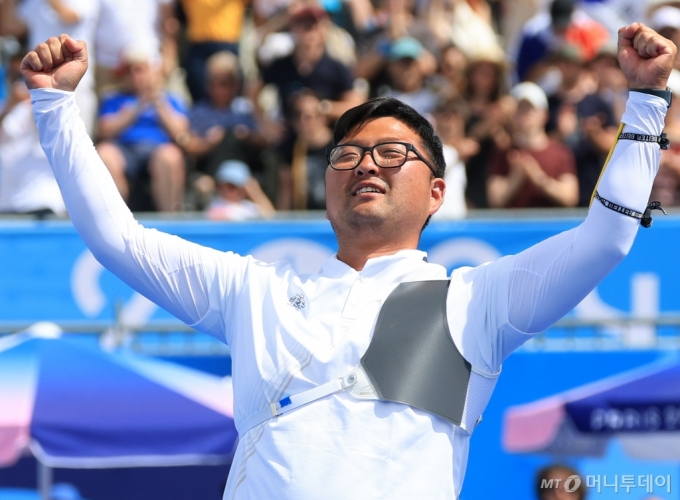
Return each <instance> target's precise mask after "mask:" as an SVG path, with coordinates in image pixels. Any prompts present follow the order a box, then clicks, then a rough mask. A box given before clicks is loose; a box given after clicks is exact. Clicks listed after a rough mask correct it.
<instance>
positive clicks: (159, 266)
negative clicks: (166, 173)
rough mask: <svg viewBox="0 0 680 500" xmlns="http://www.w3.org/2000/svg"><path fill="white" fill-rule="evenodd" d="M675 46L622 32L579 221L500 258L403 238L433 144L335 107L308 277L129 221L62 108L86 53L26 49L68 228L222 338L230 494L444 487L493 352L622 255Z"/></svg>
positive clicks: (384, 120) (646, 175)
mask: <svg viewBox="0 0 680 500" xmlns="http://www.w3.org/2000/svg"><path fill="white" fill-rule="evenodd" d="M675 53H676V48H675V46H674V45H673V44H672V43H671V42H669V41H668V40H666V39H664V38H661V37H659V36H658V35H657V34H656V33H655V32H654V31H652V30H650V29H649V28H647V27H645V26H643V25H641V24H637V23H636V24H632V25H630V26H627V27H625V28H622V29H621V30H620V32H619V60H620V63H621V67H622V69H623V71H624V73H625V74H626V76H627V78H628V82H629V85H630V87H631V89H632V90H634V91H633V92H631V94H630V98H629V101H628V106H627V109H626V113H625V114H624V117H623V122H624V123H625V125H624V126H623V130H622V132H623V134H622V136H621V138H620V139H619V141H618V143H617V145H616V146H615V149H614V151H613V153H612V156H611V159H610V161H609V166H608V167H607V169H606V170H605V172H604V174H603V176H602V179H601V181H600V183H599V186H598V189H597V196H596V200H595V201H594V202H593V204H592V206H591V208H590V211H589V213H588V216H587V217H586V219H585V220H584V222H583V223H582V224H581V225H580V226H578V227H576V228H574V229H572V230H570V231H567V232H565V233H562V234H559V235H557V236H555V237H553V238H550V239H548V240H546V241H544V242H542V243H539V244H538V245H536V246H534V247H532V248H530V249H528V250H526V251H524V252H522V253H520V254H518V255H514V256H508V257H504V258H502V259H499V260H497V261H495V262H492V263H489V264H486V265H482V266H479V267H476V268H461V269H457V270H455V271H454V272H453V273H452V274H451V276H450V277H447V275H446V270H445V269H444V268H443V267H441V266H438V265H435V264H430V263H428V262H427V259H426V256H425V254H424V253H423V252H420V251H418V250H417V245H418V240H419V237H420V233H421V231H422V229H423V227H424V225H426V224H427V221H428V220H429V217H430V216H431V215H432V214H433V213H434V212H436V211H437V209H438V208H439V207H440V205H441V203H442V200H443V198H444V191H445V185H444V181H443V180H442V177H443V175H444V160H443V155H442V147H441V141H440V140H439V138H438V137H437V136H436V135H435V134H434V132H433V129H432V126H431V125H430V124H429V123H428V122H427V121H426V120H425V119H424V118H423V117H422V116H420V115H419V114H418V113H416V112H415V111H414V110H413V109H412V108H410V107H408V106H406V105H404V104H402V103H400V102H399V101H397V100H394V99H377V100H373V101H369V102H367V103H365V104H363V105H361V106H358V107H356V108H353V109H351V110H349V111H348V112H347V113H345V114H344V115H343V116H342V117H341V118H340V120H339V121H338V123H337V125H336V128H335V131H334V140H333V144H334V147H333V148H332V149H331V150H330V152H329V156H328V160H329V166H328V169H327V171H326V186H327V195H326V196H327V208H328V219H329V220H330V221H331V224H332V226H333V229H334V230H335V233H336V235H337V238H338V253H337V255H336V256H334V257H332V258H330V259H329V260H328V261H327V262H326V263H325V264H324V265H323V267H322V268H321V269H320V270H319V273H318V274H315V275H307V276H300V275H298V274H296V273H295V271H294V270H293V269H292V267H291V266H290V264H288V263H286V262H277V263H274V264H265V263H262V262H258V261H256V260H254V259H253V258H252V257H241V256H238V255H235V254H233V253H231V252H227V253H222V252H218V251H216V250H212V249H209V248H204V247H201V246H199V245H195V244H192V243H189V242H186V241H182V240H180V239H179V238H177V237H174V236H170V235H167V234H163V233H160V232H157V231H154V230H148V229H145V228H143V227H142V226H140V225H139V224H138V223H137V222H136V221H135V220H134V218H133V216H132V214H131V213H130V211H129V210H128V209H127V207H126V206H125V204H124V203H123V201H122V199H121V198H120V196H119V195H118V192H117V190H116V187H115V184H114V183H113V181H112V179H111V176H110V175H109V173H108V171H107V170H106V167H105V166H104V165H103V163H102V162H101V160H100V159H99V157H98V156H97V154H96V151H95V150H94V148H93V146H92V143H91V141H90V139H89V138H88V137H87V132H86V130H85V127H84V125H83V124H82V122H81V121H80V119H79V117H78V112H77V108H76V106H75V100H74V97H73V91H74V89H75V88H76V85H77V84H78V81H79V80H80V78H81V77H82V75H83V73H84V71H85V69H86V67H87V49H86V47H85V45H84V44H83V43H81V42H77V41H74V40H72V39H70V38H68V37H67V36H62V37H60V38H59V39H57V38H50V39H49V40H48V41H47V42H46V43H43V44H40V45H39V46H38V47H36V49H35V50H34V51H33V52H31V53H29V54H28V55H27V56H26V58H25V60H24V62H23V71H24V76H25V78H26V81H27V83H28V85H29V88H31V89H32V90H31V95H32V100H33V106H34V115H35V118H36V121H37V124H38V128H39V130H40V137H41V142H42V145H43V148H44V149H45V152H46V154H47V156H48V158H49V159H50V162H51V164H52V168H53V169H54V172H55V176H56V178H57V181H58V182H59V185H60V187H61V190H62V193H63V196H64V200H65V201H66V205H67V208H68V211H69V213H70V214H71V218H72V221H73V224H74V225H75V227H76V229H77V230H78V231H79V233H80V235H81V236H82V238H83V239H84V240H85V242H86V244H87V245H88V246H89V248H90V250H91V251H92V253H93V254H94V255H95V257H96V258H97V259H98V260H99V261H100V262H101V263H102V264H103V265H104V266H106V267H107V268H108V269H110V270H111V271H112V272H114V273H115V274H117V275H118V276H119V277H120V278H121V279H122V280H124V281H125V282H126V283H128V284H129V285H130V286H132V287H133V288H134V289H136V290H138V291H139V292H141V293H143V294H144V295H146V296H147V297H149V298H150V299H151V300H153V301H155V302H156V303H158V304H159V305H160V306H162V307H164V308H165V309H167V310H168V311H170V312H172V313H173V314H175V315H176V316H177V317H178V318H180V319H181V320H183V321H185V322H186V323H188V324H189V325H192V326H193V327H195V328H196V329H198V330H201V331H204V332H206V333H209V334H211V335H214V336H215V337H217V338H219V339H221V340H222V341H225V342H227V343H228V344H229V345H230V347H231V353H232V357H233V359H234V365H233V382H234V398H235V401H234V403H235V404H234V407H235V411H236V414H235V421H236V427H237V429H238V431H239V436H240V441H239V445H238V450H237V452H236V456H235V457H234V462H233V465H232V467H231V472H230V476H229V481H228V484H227V488H226V491H225V494H224V498H225V499H232V498H240V499H242V498H282V499H283V498H288V499H296V500H297V499H302V498H326V499H328V498H337V499H347V498H392V499H396V498H403V499H407V498H408V499H410V498H457V496H458V494H459V493H460V489H461V486H462V482H463V477H464V474H465V466H466V462H467V455H468V444H469V439H470V435H471V433H472V431H473V429H474V427H475V425H476V424H477V423H478V422H479V420H480V419H481V414H482V411H483V410H484V408H485V407H486V404H487V402H488V400H489V397H490V395H491V392H492V391H493V388H494V385H495V382H496V379H497V377H498V375H499V372H500V367H501V363H502V362H503V360H504V359H505V358H506V357H507V356H508V355H509V354H510V353H511V352H512V351H513V350H514V349H516V348H517V347H518V346H520V345H521V344H522V343H524V342H525V341H526V340H527V339H529V338H531V336H532V335H534V334H536V333H538V332H541V331H543V330H545V329H546V328H548V327H549V326H550V325H551V324H552V323H553V322H555V321H556V320H558V319H559V318H560V317H562V316H563V315H564V314H565V313H566V312H568V311H569V310H570V309H571V308H573V307H574V306H575V305H576V304H578V302H579V301H580V300H581V299H583V297H585V296H586V294H588V293H589V292H590V291H591V290H592V289H593V288H594V287H595V286H596V285H597V284H598V283H599V282H600V280H602V279H603V278H604V277H605V276H606V275H607V274H608V273H609V272H610V271H611V270H612V269H613V268H614V267H615V266H616V265H617V263H618V262H620V261H621V260H622V259H623V257H624V256H625V255H626V254H627V252H628V251H629V249H630V247H631V245H632V243H633V240H634V237H635V234H636V232H637V229H638V226H639V225H640V219H643V223H644V222H645V221H646V220H647V215H648V214H647V213H645V214H643V212H646V210H645V207H646V206H647V201H648V196H649V192H650V189H651V185H652V181H653V179H654V175H655V173H656V170H657V168H658V162H659V147H660V145H663V143H664V140H663V139H662V138H661V133H662V129H663V121H664V116H665V112H666V107H667V102H666V100H664V98H665V97H666V95H665V89H666V81H667V79H668V75H669V73H670V70H671V66H672V63H673V60H674V58H675Z"/></svg>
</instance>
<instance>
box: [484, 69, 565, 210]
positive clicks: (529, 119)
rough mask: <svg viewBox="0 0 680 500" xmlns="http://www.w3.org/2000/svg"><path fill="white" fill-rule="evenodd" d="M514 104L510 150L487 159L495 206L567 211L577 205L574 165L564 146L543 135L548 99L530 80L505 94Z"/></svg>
mask: <svg viewBox="0 0 680 500" xmlns="http://www.w3.org/2000/svg"><path fill="white" fill-rule="evenodd" d="M511 95H512V97H514V98H515V99H516V100H517V111H516V113H515V116H514V119H513V135H512V147H511V148H510V149H507V150H504V151H499V152H498V153H497V154H496V155H495V156H494V158H493V159H492V160H491V164H490V168H489V171H490V172H489V174H490V175H489V180H488V184H487V191H488V194H487V196H488V200H489V205H490V206H492V207H495V208H503V207H509V208H529V207H560V206H562V207H573V206H575V205H576V202H577V201H578V181H577V179H576V165H575V164H574V157H573V155H572V154H571V151H570V150H569V148H567V147H566V146H565V145H564V144H561V143H559V142H556V141H553V140H551V139H550V138H549V137H548V135H547V134H546V133H545V123H546V121H547V119H548V99H547V97H546V96H545V93H544V92H543V90H541V88H540V87H539V86H538V85H536V84H534V83H531V82H524V83H520V84H519V85H517V86H516V87H515V88H514V89H513V90H512V91H511Z"/></svg>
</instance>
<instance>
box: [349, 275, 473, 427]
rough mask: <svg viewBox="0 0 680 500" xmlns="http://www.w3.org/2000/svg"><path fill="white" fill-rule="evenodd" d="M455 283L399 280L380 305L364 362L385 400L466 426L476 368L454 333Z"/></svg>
mask: <svg viewBox="0 0 680 500" xmlns="http://www.w3.org/2000/svg"><path fill="white" fill-rule="evenodd" d="M449 283H450V281H449V280H439V281H416V282H412V283H401V284H400V285H398V286H397V288H395V289H394V291H393V292H392V293H391V294H390V296H389V297H388V298H387V300H386V301H385V303H384V304H383V306H382V309H381V310H380V314H379V315H378V321H377V323H376V325H375V331H374V333H373V338H372V339H371V343H370V345H369V346H368V350H367V351H366V354H364V356H363V357H362V358H361V365H362V366H363V368H364V370H365V371H366V374H367V375H368V378H369V379H370V381H371V383H372V385H373V387H374V389H375V391H376V393H377V395H378V397H379V398H380V399H383V400H387V401H395V402H397V403H404V404H407V405H409V406H415V407H416V408H420V409H423V410H426V411H429V412H432V413H434V414H435V415H438V416H440V417H442V418H445V419H446V420H448V421H450V422H453V423H454V424H456V425H461V421H462V418H463V409H464V407H465V397H466V395H467V389H468V383H469V381H470V368H471V367H470V363H468V362H467V361H466V360H465V358H463V356H462V355H461V354H460V352H459V351H458V348H457V347H456V345H455V344H454V343H453V340H452V339H451V335H450V333H449V327H448V321H447V317H446V296H447V292H448V289H449Z"/></svg>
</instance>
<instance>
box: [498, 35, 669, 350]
mask: <svg viewBox="0 0 680 500" xmlns="http://www.w3.org/2000/svg"><path fill="white" fill-rule="evenodd" d="M676 51H677V49H676V47H675V45H674V44H673V43H672V42H671V41H669V40H667V39H665V38H663V37H661V36H659V35H658V34H657V33H655V32H654V31H653V30H651V29H650V28H648V27H646V26H644V25H642V24H638V23H635V24H632V25H630V26H626V27H624V28H622V29H621V30H619V48H618V52H619V62H620V64H621V68H622V70H623V72H624V74H625V75H626V77H627V79H628V84H629V88H631V89H659V90H665V89H666V83H667V81H668V76H669V75H670V71H671V68H672V65H673V61H674V59H675V54H676ZM666 109H667V103H666V101H665V100H664V99H662V98H660V97H657V96H652V95H649V94H645V93H641V92H630V97H629V99H628V103H627V107H626V112H625V113H624V115H623V118H622V121H623V124H624V125H623V132H624V133H626V132H630V133H634V134H641V135H647V136H657V137H658V136H660V135H661V133H662V131H663V126H664V118H665V115H666ZM659 158H660V147H659V144H657V143H650V142H642V141H637V140H618V142H617V143H616V145H615V146H614V148H613V150H612V153H611V157H610V159H609V162H608V164H607V165H605V170H604V173H603V174H602V177H601V179H600V182H599V184H598V186H597V188H596V189H597V192H598V193H599V196H600V197H601V198H602V199H604V200H609V202H612V203H614V204H616V205H618V206H620V207H625V208H628V209H631V210H634V211H636V212H639V213H643V212H644V211H645V208H646V207H647V203H648V200H649V194H650V191H651V188H652V183H653V181H654V177H655V176H656V172H657V170H658V167H659ZM639 226H640V220H639V219H636V218H634V217H631V216H629V215H624V214H622V213H619V212H617V211H615V210H612V209H611V208H607V207H606V206H605V205H604V204H603V203H602V202H601V201H600V200H599V199H593V202H592V204H591V207H590V210H589V212H588V216H587V217H586V220H585V221H584V222H583V223H582V224H581V225H580V226H579V227H577V228H575V229H573V230H571V231H567V232H565V233H562V234H559V235H557V236H555V237H553V238H550V239H548V240H546V241H544V242H542V243H539V244H538V245H536V246H534V247H532V248H530V249H528V250H526V251H524V252H522V253H520V254H518V255H516V256H515V257H512V258H510V259H509V262H508V264H504V265H507V266H508V268H507V269H508V272H509V298H508V320H509V323H510V325H511V326H512V327H513V328H514V329H516V330H517V331H519V332H523V333H527V334H533V333H538V332H541V331H543V330H545V329H546V328H548V327H549V326H550V325H552V324H553V323H554V322H555V321H557V320H558V319H560V318H561V317H562V316H563V315H564V314H566V313H567V312H569V311H570V310H571V309H572V308H573V307H574V306H576V305H577V304H578V303H579V302H580V301H581V300H582V299H583V298H584V297H585V296H586V295H587V294H588V293H589V292H590V291H591V290H592V289H593V288H594V287H595V286H596V285H597V284H598V283H599V282H600V281H601V280H602V279H603V278H604V277H605V276H607V274H609V272H610V271H611V270H612V269H614V267H616V265H617V264H618V263H619V262H621V260H623V258H624V257H625V256H626V255H627V254H628V251H629V250H630V248H631V246H632V245H633V241H634V239H635V235H636V233H637V230H638V227H639ZM506 340H510V342H508V343H507V345H504V347H503V348H502V351H503V352H502V357H503V358H504V357H505V356H507V355H508V354H509V353H510V352H511V351H512V350H513V349H514V348H515V347H517V345H519V344H521V343H522V342H524V341H525V340H526V337H524V338H523V337H522V335H517V336H516V338H514V339H506Z"/></svg>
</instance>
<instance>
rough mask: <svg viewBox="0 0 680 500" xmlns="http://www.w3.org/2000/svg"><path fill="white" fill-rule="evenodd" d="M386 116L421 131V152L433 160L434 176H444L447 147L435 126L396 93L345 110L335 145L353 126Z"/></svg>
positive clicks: (334, 131) (335, 130)
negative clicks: (398, 97) (395, 97)
mask: <svg viewBox="0 0 680 500" xmlns="http://www.w3.org/2000/svg"><path fill="white" fill-rule="evenodd" d="M386 117H389V118H394V119H396V120H399V121H400V122H402V123H403V124H404V125H406V126H407V127H409V128H410V129H411V130H413V131H414V132H415V133H416V134H418V137H420V140H421V141H422V145H423V148H424V151H422V153H423V154H424V155H425V157H426V158H428V159H429V160H430V163H431V164H432V167H433V169H434V176H435V177H440V178H444V172H445V170H446V162H445V161H444V150H443V147H442V140H441V139H440V138H439V136H438V135H437V134H436V133H435V131H434V127H433V126H432V124H431V123H430V122H429V121H427V120H426V119H425V117H423V116H422V115H421V114H420V113H418V112H417V111H416V110H415V109H413V108H412V107H411V106H409V105H408V104H404V103H403V102H401V101H400V100H398V99H394V98H393V97H378V98H376V99H371V100H370V101H367V102H365V103H364V104H361V105H359V106H357V107H355V108H352V109H350V110H349V111H347V112H346V113H345V114H343V115H342V116H341V117H340V119H339V120H338V121H337V123H336V124H335V128H334V129H333V145H334V146H336V145H338V144H339V143H340V141H342V140H343V139H344V138H345V137H346V136H347V135H348V134H349V133H350V132H351V131H352V130H353V129H354V128H356V127H361V126H363V125H364V124H365V123H366V122H368V121H369V120H373V119H375V118H386Z"/></svg>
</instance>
